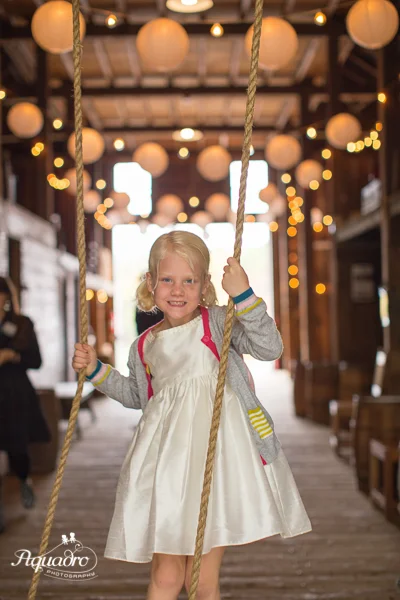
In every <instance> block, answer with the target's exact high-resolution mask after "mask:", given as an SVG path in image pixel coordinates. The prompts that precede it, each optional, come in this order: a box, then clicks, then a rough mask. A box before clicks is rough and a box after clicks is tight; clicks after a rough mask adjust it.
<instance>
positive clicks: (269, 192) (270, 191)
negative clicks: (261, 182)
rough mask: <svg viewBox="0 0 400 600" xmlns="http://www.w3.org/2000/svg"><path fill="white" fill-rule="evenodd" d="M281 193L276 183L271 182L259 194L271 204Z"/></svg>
mask: <svg viewBox="0 0 400 600" xmlns="http://www.w3.org/2000/svg"><path fill="white" fill-rule="evenodd" d="M278 194H279V192H278V188H277V187H276V185H275V184H274V183H269V184H268V185H267V187H265V188H264V189H262V190H261V191H260V193H259V194H258V197H259V198H260V200H261V201H262V202H265V203H266V204H270V203H271V202H272V200H273V199H274V198H276V196H277V195H278Z"/></svg>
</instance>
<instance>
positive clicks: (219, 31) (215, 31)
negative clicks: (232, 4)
mask: <svg viewBox="0 0 400 600" xmlns="http://www.w3.org/2000/svg"><path fill="white" fill-rule="evenodd" d="M210 33H211V35H212V36H214V37H216V38H218V37H222V36H223V35H224V28H223V27H222V25H220V24H219V23H214V25H213V26H212V27H211V29H210Z"/></svg>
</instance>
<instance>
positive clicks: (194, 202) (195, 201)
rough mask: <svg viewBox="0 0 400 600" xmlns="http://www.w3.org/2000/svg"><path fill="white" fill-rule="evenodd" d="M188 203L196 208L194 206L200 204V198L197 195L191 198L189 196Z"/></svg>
mask: <svg viewBox="0 0 400 600" xmlns="http://www.w3.org/2000/svg"><path fill="white" fill-rule="evenodd" d="M189 204H190V206H193V208H196V206H198V205H199V204H200V200H199V199H198V197H197V196H192V197H191V198H189Z"/></svg>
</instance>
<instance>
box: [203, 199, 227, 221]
mask: <svg viewBox="0 0 400 600" xmlns="http://www.w3.org/2000/svg"><path fill="white" fill-rule="evenodd" d="M230 205H231V202H230V200H229V198H228V196H227V195H226V194H211V196H209V198H207V200H206V201H205V204H204V206H205V209H206V210H207V211H208V212H209V213H210V214H211V215H212V216H213V217H214V219H216V220H217V221H223V220H225V219H226V216H227V214H228V210H229V207H230Z"/></svg>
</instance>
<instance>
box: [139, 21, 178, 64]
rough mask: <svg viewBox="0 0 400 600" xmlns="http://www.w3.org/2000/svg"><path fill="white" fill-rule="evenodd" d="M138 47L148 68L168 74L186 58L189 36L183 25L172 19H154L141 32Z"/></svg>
mask: <svg viewBox="0 0 400 600" xmlns="http://www.w3.org/2000/svg"><path fill="white" fill-rule="evenodd" d="M136 47H137V51H138V53H139V56H140V59H141V60H142V62H143V63H144V65H145V66H146V67H147V68H149V69H151V70H152V71H158V72H162V73H168V72H169V71H173V70H174V69H176V68H177V67H179V65H180V64H181V63H182V62H183V61H184V59H185V58H186V55H187V53H188V51H189V36H188V34H187V33H186V30H185V29H184V28H183V27H182V25H181V24H180V23H177V22H176V21H172V19H165V18H161V19H154V20H153V21H150V22H149V23H146V25H143V27H141V29H140V30H139V33H138V35H137V38H136Z"/></svg>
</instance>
